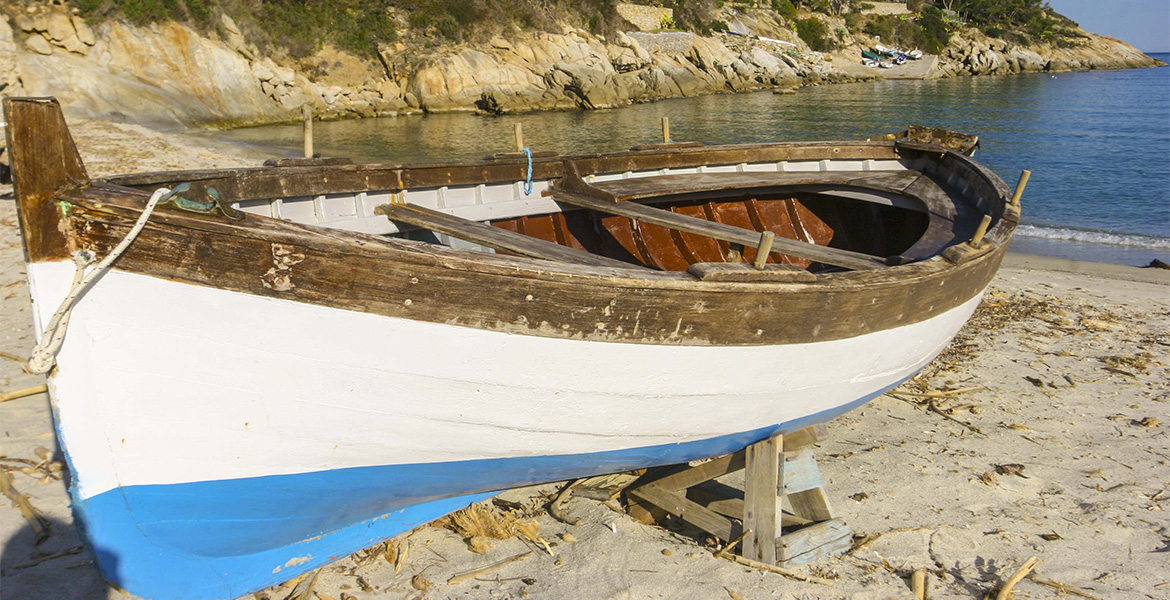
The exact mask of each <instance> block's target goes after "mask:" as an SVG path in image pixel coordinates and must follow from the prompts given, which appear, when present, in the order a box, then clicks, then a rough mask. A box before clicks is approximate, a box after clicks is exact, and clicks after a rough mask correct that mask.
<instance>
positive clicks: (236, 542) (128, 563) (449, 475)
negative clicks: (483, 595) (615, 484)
mask: <svg viewBox="0 0 1170 600" xmlns="http://www.w3.org/2000/svg"><path fill="white" fill-rule="evenodd" d="M892 387H894V386H890V388H892ZM890 388H886V389H890ZM885 391H886V390H885V389H884V390H882V391H879V392H877V393H874V394H872V395H869V396H866V397H864V398H861V399H859V400H856V401H854V402H851V403H849V404H847V405H844V406H841V407H838V408H835V409H831V410H828V411H824V412H821V413H817V414H814V415H811V416H808V417H804V418H801V419H797V420H794V421H789V422H787V423H782V424H780V425H775V426H771V427H765V428H761V429H756V430H753V431H747V432H743V433H738V434H733V435H726V436H720V437H716V438H711V439H707V440H699V441H693V442H685V443H679V444H664V445H660V446H649V447H644V448H633V449H628V450H615V451H607V452H595V453H588V454H574V455H561V456H524V457H514V458H501V459H484V460H470V461H458V462H446V463H428V464H413V465H391V466H376V467H357V468H350V469H338V470H333V471H323V472H316V473H303V474H295V475H272V476H265V477H254V478H247V479H232V480H221V481H202V482H194V483H182V484H171V485H134V486H128V487H120V488H115V489H113V490H110V491H108V492H104V493H102V494H99V495H97V496H94V497H92V498H89V499H86V500H81V501H77V500H76V499H75V503H74V507H73V508H74V513H75V515H76V517H77V519H78V522H79V524H80V525H81V527H82V528H83V530H84V533H85V537H86V539H87V540H88V541H89V543H90V545H91V549H92V550H93V553H94V556H95V558H96V561H97V565H98V568H99V569H100V570H101V571H102V574H103V575H104V576H105V577H106V578H107V579H109V580H110V581H112V582H114V583H116V584H118V585H119V586H120V587H122V588H123V589H125V590H127V591H129V592H132V593H134V594H137V595H139V596H143V597H146V598H159V599H162V598H172V599H189V600H206V599H210V598H235V597H238V596H241V595H243V594H247V593H249V592H252V591H255V590H258V589H261V588H264V587H267V586H269V585H273V584H275V583H279V582H281V581H285V580H287V579H290V578H292V577H295V576H296V575H299V574H301V573H304V572H306V571H309V570H311V569H315V568H317V567H319V566H321V565H324V564H327V563H329V562H331V561H334V560H337V559H338V558H341V557H344V556H346V555H348V554H350V553H352V552H354V551H357V550H359V549H361V548H364V547H367V546H370V545H373V544H375V543H377V542H379V541H381V540H383V539H386V538H389V537H393V536H395V535H398V534H400V533H403V532H405V531H408V530H410V529H412V528H414V527H416V526H418V525H421V524H424V523H427V522H430V521H433V520H434V519H437V518H439V517H441V516H443V515H445V514H447V513H450V512H452V511H455V510H458V509H460V508H463V507H465V506H467V505H469V504H472V503H474V502H478V501H480V500H484V499H486V498H489V497H491V496H492V495H493V493H494V491H496V490H501V489H507V488H512V487H519V486H524V485H531V484H536V483H543V482H549V481H560V480H564V479H570V478H574V477H584V476H589V475H596V474H602V473H614V472H619V471H629V470H633V469H640V468H645V467H650V466H656V465H667V464H675V463H682V462H686V461H689V460H695V459H699V458H705V457H709V456H718V455H721V454H727V453H729V452H734V451H736V450H739V449H741V448H743V447H745V446H747V445H749V444H752V443H754V442H757V441H759V440H762V439H765V438H767V437H769V436H771V435H774V434H775V433H777V432H788V431H795V430H797V429H800V428H802V427H806V426H808V425H811V424H814V423H820V422H824V421H827V420H829V419H832V418H834V417H836V416H838V415H840V414H842V413H845V412H847V411H849V410H851V409H853V408H855V407H857V406H860V405H861V404H864V403H865V402H868V401H869V400H871V399H873V398H876V397H877V396H879V395H881V394H882V393H884V392H885Z"/></svg>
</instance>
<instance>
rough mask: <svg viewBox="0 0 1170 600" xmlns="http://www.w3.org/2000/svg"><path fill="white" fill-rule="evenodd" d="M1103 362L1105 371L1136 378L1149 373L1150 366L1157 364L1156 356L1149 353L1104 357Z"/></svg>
mask: <svg viewBox="0 0 1170 600" xmlns="http://www.w3.org/2000/svg"><path fill="white" fill-rule="evenodd" d="M1101 362H1103V363H1105V370H1107V371H1111V372H1114V373H1118V374H1121V375H1128V376H1129V377H1135V376H1137V374H1138V373H1147V372H1149V368H1150V364H1152V363H1153V364H1156V363H1157V361H1156V360H1154V355H1152V354H1150V353H1149V352H1138V353H1137V354H1117V355H1113V356H1102V357H1101Z"/></svg>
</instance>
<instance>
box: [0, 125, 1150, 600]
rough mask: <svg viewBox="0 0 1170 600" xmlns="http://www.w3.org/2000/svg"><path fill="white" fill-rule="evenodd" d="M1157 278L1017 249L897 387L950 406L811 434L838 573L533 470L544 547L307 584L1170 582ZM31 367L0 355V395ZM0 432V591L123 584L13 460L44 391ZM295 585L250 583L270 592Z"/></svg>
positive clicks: (858, 414) (10, 407) (372, 590)
mask: <svg viewBox="0 0 1170 600" xmlns="http://www.w3.org/2000/svg"><path fill="white" fill-rule="evenodd" d="M74 134H75V136H76V137H77V140H78V145H79V147H80V148H81V151H82V154H83V157H84V159H85V160H86V163H87V165H88V166H89V168H90V171H91V173H93V174H95V175H103V174H112V173H116V172H129V171H146V170H160V169H172V168H180V167H181V168H209V167H220V166H237V165H248V164H257V163H258V162H259V160H261V159H262V158H263V157H261V156H258V155H256V154H254V153H251V151H249V150H247V149H241V148H230V149H226V150H225V149H223V148H216V147H209V146H206V145H205V144H207V143H208V142H206V141H202V140H197V139H193V138H190V137H184V136H179V135H164V134H158V133H155V132H152V131H150V130H146V129H143V128H140V127H135V126H126V125H114V124H107V123H86V124H81V125H80V126H76V127H75V129H74ZM0 195H2V196H3V199H0V321H2V322H3V325H4V326H3V328H2V336H3V337H2V339H0V351H4V352H8V353H11V354H15V355H21V356H26V355H27V354H28V352H29V350H30V349H31V347H32V345H33V335H32V331H31V328H32V324H31V319H30V316H29V312H30V305H29V299H28V292H27V289H26V287H25V282H24V265H23V260H22V256H21V250H20V243H19V242H20V238H19V233H18V231H17V228H16V215H15V208H14V203H13V202H12V200H11V188H0ZM1025 209H1026V207H1025ZM1167 286H1170V271H1156V270H1149V269H1136V268H1132V267H1121V266H1116V265H1099V264H1094V263H1079V262H1075V261H1065V260H1058V259H1046V258H1042V257H1028V256H1022V255H1010V256H1009V258H1008V260H1007V261H1006V264H1005V265H1004V267H1003V269H1001V271H1000V274H999V276H998V277H997V278H996V280H995V281H994V282H993V284H992V289H991V292H990V293H989V295H988V296H987V298H986V300H985V302H984V305H983V307H982V308H981V309H980V312H979V313H977V315H976V317H975V319H974V320H973V321H972V324H970V325H969V326H968V328H967V329H965V330H964V332H963V333H962V334H960V337H959V339H958V340H957V341H956V343H955V344H954V345H953V346H952V347H951V349H950V350H948V351H947V352H946V353H945V354H944V355H943V356H941V357H940V358H939V360H937V361H936V362H935V363H934V364H932V365H931V366H930V367H928V368H927V369H926V370H925V371H924V372H923V374H922V376H920V377H919V378H917V379H916V380H914V381H912V382H910V383H908V384H906V385H905V386H903V387H902V388H900V390H901V391H902V392H911V393H921V392H924V391H927V390H944V389H961V388H969V387H976V386H977V387H978V388H979V389H976V390H973V391H970V392H966V393H962V394H957V395H955V396H953V397H950V398H947V399H946V401H945V402H940V403H939V404H941V407H940V408H943V409H948V408H950V409H954V410H953V411H952V412H951V413H950V415H949V416H950V417H952V419H954V420H951V419H948V418H946V417H944V416H942V415H940V414H938V413H936V412H932V411H930V410H927V407H925V406H923V405H921V404H920V403H919V402H920V401H922V400H923V399H924V398H923V397H921V396H914V395H906V394H902V395H900V397H899V396H895V395H893V394H891V395H887V396H884V397H882V398H879V399H878V400H876V401H874V402H872V403H871V404H869V405H867V406H865V407H864V408H862V409H859V410H856V411H853V412H851V413H849V414H847V415H845V416H843V417H841V418H838V419H836V420H834V421H832V422H830V423H829V424H828V432H829V437H828V440H827V441H825V442H822V443H820V444H819V445H818V446H817V447H816V450H815V451H816V454H817V457H818V460H819V461H820V465H821V469H822V471H823V473H824V477H825V480H826V482H827V486H828V487H827V492H828V494H829V497H830V500H831V502H832V503H833V506H834V509H835V510H836V511H837V514H838V516H840V517H841V518H843V519H845V521H846V522H847V523H848V524H849V525H850V526H851V527H852V529H853V531H854V532H855V534H857V536H858V537H857V538H856V544H855V548H854V550H853V552H851V553H850V554H849V555H846V556H840V557H833V558H828V559H824V560H821V561H819V562H817V563H815V564H812V565H807V566H803V567H800V568H799V569H798V571H800V572H803V573H807V574H813V575H817V576H819V577H823V578H827V579H830V580H831V581H832V582H833V585H832V586H831V587H830V586H825V585H818V584H814V583H807V582H801V581H796V580H793V579H790V578H787V577H784V576H782V575H777V574H773V573H765V572H762V571H759V570H755V569H751V568H748V567H744V566H740V565H736V564H733V563H732V562H730V561H727V560H725V559H718V558H714V557H713V556H712V553H711V552H710V548H709V547H708V544H707V543H706V540H705V539H704V538H705V536H701V535H696V534H695V533H694V532H693V531H688V530H685V529H676V530H669V529H665V528H662V527H656V526H647V525H643V524H640V523H638V522H636V521H634V520H633V519H631V518H630V517H629V516H627V515H626V514H624V513H622V512H618V511H615V510H613V509H612V508H609V507H607V506H605V505H603V504H602V503H600V502H599V501H596V500H591V499H586V498H579V497H574V498H571V499H570V500H569V501H568V503H567V505H566V508H567V511H568V512H569V513H570V514H571V515H572V516H573V517H575V518H578V519H581V524H580V525H577V526H569V525H566V524H564V523H561V522H559V521H556V520H554V519H552V518H551V517H550V516H548V515H547V514H545V513H544V512H543V510H541V509H542V507H543V506H544V505H545V504H546V503H547V496H548V495H550V494H552V493H555V491H556V490H557V488H558V486H557V485H546V486H539V487H535V488H526V489H523V490H513V491H509V492H506V493H505V496H506V497H507V498H509V499H512V500H514V501H517V502H520V503H521V504H523V505H525V506H526V507H530V508H532V509H533V511H532V512H534V513H535V514H534V515H533V518H534V519H535V520H536V522H537V523H538V524H539V527H540V529H539V536H540V537H541V538H543V539H544V540H546V541H547V542H548V543H549V547H550V549H551V551H552V552H553V553H554V554H555V556H550V555H549V554H548V552H546V551H545V550H544V549H543V548H542V547H541V546H539V545H538V544H534V543H532V542H529V541H525V540H523V539H521V538H519V537H511V538H508V539H505V540H500V541H495V542H493V543H491V544H490V546H489V547H488V548H487V550H486V554H476V553H473V552H472V551H471V550H470V549H469V545H468V543H467V542H466V541H465V540H464V538H463V537H462V536H460V535H458V534H457V533H455V532H454V531H451V530H450V529H447V528H442V527H424V528H421V529H419V530H416V531H415V532H413V533H411V534H408V535H404V536H400V537H399V538H396V539H395V540H393V541H392V542H391V546H392V548H391V551H390V552H388V553H384V552H381V550H385V548H377V549H376V550H378V552H369V553H358V554H355V555H354V556H351V557H349V558H346V559H343V560H341V561H338V562H336V563H333V564H331V565H328V566H326V567H324V568H322V569H321V570H320V572H319V576H318V577H317V579H316V581H315V584H314V586H313V589H312V591H310V593H309V594H307V595H305V596H304V597H305V598H319V599H321V600H330V599H332V600H343V599H345V598H524V597H531V598H682V599H700V598H703V599H708V598H745V599H751V598H790V599H797V598H800V599H803V598H850V599H857V600H863V599H874V600H877V599H884V598H910V597H911V593H910V588H909V576H910V574H911V573H912V572H913V571H914V570H916V569H926V570H927V582H928V590H929V597H931V598H936V599H942V598H983V597H984V596H985V595H987V594H988V593H989V592H992V591H993V590H995V589H996V588H997V587H998V586H1000V585H1001V584H1002V583H1003V582H1004V580H1006V579H1007V577H1009V576H1010V575H1011V573H1012V572H1014V571H1015V570H1016V569H1017V568H1018V567H1019V566H1020V565H1021V564H1022V563H1024V561H1025V560H1026V559H1028V558H1029V557H1030V556H1037V557H1039V559H1040V561H1041V562H1040V563H1039V566H1038V567H1037V568H1036V570H1035V571H1034V573H1033V578H1030V579H1025V580H1024V581H1022V582H1021V583H1019V584H1018V585H1017V586H1016V588H1015V590H1016V591H1015V593H1014V597H1016V598H1050V597H1056V596H1057V595H1058V590H1056V589H1054V588H1052V587H1050V586H1044V585H1042V584H1040V583H1037V582H1036V580H1035V579H1036V578H1038V579H1041V580H1044V581H1051V582H1056V583H1057V584H1063V585H1065V586H1069V589H1072V590H1074V591H1076V592H1079V593H1080V594H1081V597H1091V598H1102V599H1104V598H1121V599H1127V598H1134V599H1138V598H1170V514H1168V512H1167V510H1166V509H1167V508H1168V500H1170V437H1168V435H1167V431H1168V428H1170V410H1167V409H1168V407H1170V386H1168V385H1167V381H1170V287H1167ZM42 382H43V379H42V378H39V377H33V376H29V375H25V374H24V373H22V372H21V370H20V367H19V364H18V363H17V362H16V361H13V360H9V359H2V358H0V394H3V393H5V392H10V391H13V390H17V389H23V388H26V387H30V386H35V385H38V384H40V383H42ZM1155 420H1158V421H1160V422H1156V421H1155ZM0 431H2V433H0V455H2V456H3V457H4V458H0V466H2V467H3V468H4V469H5V471H7V472H8V474H9V476H10V478H11V480H12V482H13V484H14V485H15V487H16V488H17V489H18V490H19V491H20V492H21V493H23V494H27V495H28V497H29V501H30V503H31V504H32V506H34V507H35V508H36V509H38V510H39V511H41V512H42V513H43V514H44V516H45V519H46V521H47V523H48V524H49V535H48V537H47V538H46V539H45V540H44V541H43V542H42V543H41V544H40V545H34V541H35V537H36V536H35V535H34V533H33V531H32V529H30V527H29V526H28V524H27V523H26V521H25V520H24V518H22V516H21V513H20V512H18V511H17V510H16V509H15V508H10V507H9V506H8V504H9V503H8V501H7V500H6V499H5V500H0V504H2V505H0V542H2V543H3V553H2V554H0V597H2V598H4V599H9V598H11V599H14V600H15V599H24V598H46V599H48V598H60V599H91V598H110V599H122V598H131V597H132V596H130V595H128V594H125V593H124V592H121V591H118V590H115V589H113V588H111V587H110V586H109V585H108V584H106V583H105V582H103V580H102V579H101V577H100V576H99V575H98V572H97V571H96V569H95V568H94V567H93V566H92V564H91V562H90V555H89V553H88V551H86V550H85V549H84V548H83V547H82V546H81V542H80V539H79V537H78V533H77V530H76V528H75V527H74V526H73V524H72V518H71V516H70V513H69V508H68V496H67V493H66V490H65V486H64V483H63V482H62V481H61V480H60V479H58V478H56V477H57V476H59V475H58V474H57V473H56V472H55V471H54V470H53V469H52V467H49V468H48V469H45V468H44V467H42V468H41V469H29V470H27V471H21V470H19V468H20V467H28V464H27V463H21V462H19V461H16V460H12V459H26V460H28V461H32V462H33V463H40V462H42V458H41V455H46V454H53V453H56V452H57V451H56V446H55V439H54V437H53V433H52V423H51V418H50V413H49V408H48V400H47V397H46V395H45V394H43V393H42V394H35V395H31V396H28V397H25V398H21V399H16V400H11V401H8V402H4V403H3V404H0ZM38 449H43V450H40V454H38ZM56 458H57V459H58V460H59V459H60V456H59V454H57V456H56ZM1010 465H1022V469H1021V468H1020V467H1018V466H1010ZM997 467H999V469H998V471H1000V472H997ZM46 473H48V474H46ZM566 534H568V535H566ZM529 551H531V554H529V555H527V556H526V557H524V558H523V559H520V560H518V561H516V562H512V563H510V564H507V565H506V566H503V567H501V568H500V569H499V570H497V571H495V572H493V573H491V574H488V575H484V576H481V577H479V578H478V579H476V578H472V579H469V580H465V581H463V582H460V583H456V584H453V585H449V584H448V583H447V581H448V579H449V578H451V577H452V576H453V575H454V574H457V573H461V572H464V571H468V570H470V569H475V568H478V567H481V566H484V565H488V564H491V563H495V562H498V561H500V560H502V559H505V558H508V557H512V556H516V555H518V554H522V553H525V552H529ZM56 554H60V556H56V557H52V556H54V555H56ZM387 556H389V557H391V558H392V559H395V560H396V563H397V564H391V562H390V560H388V559H387ZM46 557H52V558H48V559H47V560H43V561H40V562H38V560H40V559H44V558H46ZM308 583H309V580H308V579H303V580H301V581H300V582H299V587H295V589H294V586H291V585H290V586H285V587H275V588H270V589H268V590H264V591H262V592H259V593H258V594H256V596H255V597H256V598H267V599H271V600H276V599H280V600H283V599H285V598H286V597H289V596H290V595H291V594H294V593H295V592H298V591H303V590H304V588H305V587H306V586H307V584H308ZM419 588H422V589H419ZM248 597H251V596H248ZM993 597H994V596H993Z"/></svg>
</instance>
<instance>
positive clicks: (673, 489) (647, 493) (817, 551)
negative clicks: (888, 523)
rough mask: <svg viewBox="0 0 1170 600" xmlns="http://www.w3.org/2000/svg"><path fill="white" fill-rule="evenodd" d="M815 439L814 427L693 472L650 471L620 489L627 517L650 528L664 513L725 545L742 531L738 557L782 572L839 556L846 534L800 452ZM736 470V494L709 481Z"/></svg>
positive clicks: (811, 462) (810, 461)
mask: <svg viewBox="0 0 1170 600" xmlns="http://www.w3.org/2000/svg"><path fill="white" fill-rule="evenodd" d="M822 436H823V429H822V428H821V426H816V427H806V428H804V429H801V430H799V431H795V432H793V433H790V434H788V435H783V436H779V435H778V436H776V437H773V438H769V439H766V440H763V441H761V442H757V443H755V444H752V445H751V446H748V447H747V448H745V449H743V450H740V451H739V452H736V453H734V454H728V455H726V456H721V457H719V458H716V459H713V460H710V461H708V462H705V463H703V464H701V465H698V466H695V467H691V466H688V465H678V466H671V467H660V468H657V469H651V470H650V471H648V472H647V473H646V474H645V475H644V476H642V477H641V478H639V479H638V481H636V482H634V483H633V484H632V485H631V486H630V487H629V488H628V489H627V490H626V495H627V498H626V499H627V501H628V505H629V510H630V515H631V516H633V517H634V518H635V519H638V520H639V521H642V522H643V523H648V524H649V523H654V522H656V521H659V520H661V519H663V518H665V517H666V515H667V514H671V515H674V516H675V517H678V518H680V519H682V520H684V521H686V522H687V523H690V524H691V525H694V526H695V527H698V528H699V529H702V530H703V531H705V532H707V533H709V534H711V535H712V536H714V537H716V538H718V539H720V540H723V541H724V542H725V543H727V542H731V541H733V540H736V539H738V538H739V537H740V535H741V534H742V533H743V532H744V531H748V534H747V535H746V536H745V537H744V539H743V546H742V548H741V549H740V552H741V554H742V555H743V556H744V557H745V558H749V559H751V560H756V561H760V562H764V563H768V564H775V565H779V566H781V567H789V566H792V565H799V564H804V563H807V562H812V561H814V560H817V559H819V558H822V557H825V556H832V555H834V554H842V553H844V552H846V551H848V550H849V548H850V546H851V544H852V538H853V533H852V531H850V529H849V526H847V525H845V523H844V521H842V520H841V519H834V518H833V513H832V509H831V508H830V507H829V501H828V499H827V498H826V496H825V491H824V481H823V480H822V479H821V472H820V469H818V468H817V463H816V459H815V458H814V457H813V454H812V451H811V450H809V449H807V448H805V446H808V445H809V444H812V443H814V442H816V441H819V440H820V439H821V437H822ZM739 470H743V471H745V473H744V489H743V490H742V491H740V490H738V489H736V488H733V487H731V486H728V485H725V484H722V483H719V482H716V481H714V479H715V478H717V477H720V476H723V475H726V474H728V473H733V472H735V471H739ZM785 503H787V505H788V507H787V510H786V509H785Z"/></svg>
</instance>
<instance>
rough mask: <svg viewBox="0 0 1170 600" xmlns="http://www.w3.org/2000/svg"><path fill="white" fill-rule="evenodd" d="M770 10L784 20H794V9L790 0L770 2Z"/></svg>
mask: <svg viewBox="0 0 1170 600" xmlns="http://www.w3.org/2000/svg"><path fill="white" fill-rule="evenodd" d="M772 10H774V11H776V13H777V14H779V15H780V16H781V17H784V18H785V19H789V20H791V19H795V18H796V7H795V6H793V5H792V2H791V1H790V0H772Z"/></svg>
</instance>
